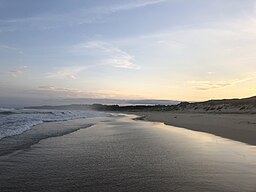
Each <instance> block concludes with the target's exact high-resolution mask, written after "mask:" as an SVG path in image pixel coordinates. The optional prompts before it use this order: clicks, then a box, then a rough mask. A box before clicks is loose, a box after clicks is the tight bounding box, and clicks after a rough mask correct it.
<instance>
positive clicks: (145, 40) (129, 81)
mask: <svg viewBox="0 0 256 192" xmlns="http://www.w3.org/2000/svg"><path fill="white" fill-rule="evenodd" d="M255 53H256V1H255V0H214V1H212V0H209V1H208V0H126V1H121V0H93V1H91V0H43V1H41V0H22V1H21V0H0V58H1V59H0V90H1V91H0V104H1V103H4V102H8V101H13V100H16V101H18V100H19V101H20V102H23V101H24V100H28V101H29V100H32V99H34V100H35V99H38V100H40V99H70V98H101V99H102V98H111V99H169V100H180V101H203V100H208V99H221V98H243V97H250V96H253V95H256V54H255Z"/></svg>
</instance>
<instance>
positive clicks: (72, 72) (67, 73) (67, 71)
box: [46, 66, 87, 80]
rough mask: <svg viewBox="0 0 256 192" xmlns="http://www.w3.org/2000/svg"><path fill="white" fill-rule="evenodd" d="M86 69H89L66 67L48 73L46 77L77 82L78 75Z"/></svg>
mask: <svg viewBox="0 0 256 192" xmlns="http://www.w3.org/2000/svg"><path fill="white" fill-rule="evenodd" d="M86 69H87V67H85V66H73V67H65V68H62V69H60V70H57V71H54V72H50V73H47V75H46V77H47V78H54V79H62V78H68V79H72V80H75V79H77V75H78V73H80V72H82V71H83V70H86Z"/></svg>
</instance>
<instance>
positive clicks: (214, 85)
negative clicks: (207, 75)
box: [187, 73, 256, 91]
mask: <svg viewBox="0 0 256 192" xmlns="http://www.w3.org/2000/svg"><path fill="white" fill-rule="evenodd" d="M254 79H256V73H254V74H252V76H250V77H246V78H243V79H235V80H230V81H226V82H225V81H223V82H211V81H188V82H187V83H188V84H190V85H192V87H193V88H195V89H197V90H202V91H207V90H212V89H222V88H226V87H228V86H235V85H237V84H239V83H243V82H247V81H251V80H254Z"/></svg>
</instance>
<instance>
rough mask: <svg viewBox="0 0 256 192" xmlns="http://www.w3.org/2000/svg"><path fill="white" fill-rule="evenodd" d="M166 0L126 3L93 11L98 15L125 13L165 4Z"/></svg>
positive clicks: (141, 0) (139, 0) (142, 0)
mask: <svg viewBox="0 0 256 192" xmlns="http://www.w3.org/2000/svg"><path fill="white" fill-rule="evenodd" d="M165 1H167V0H137V1H133V2H128V3H127V2H126V3H124V4H118V5H110V6H104V7H98V8H96V9H95V11H97V12H99V13H113V12H118V11H125V10H131V9H136V8H140V7H145V6H148V5H154V4H159V3H162V2H165Z"/></svg>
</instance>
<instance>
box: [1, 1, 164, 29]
mask: <svg viewBox="0 0 256 192" xmlns="http://www.w3.org/2000/svg"><path fill="white" fill-rule="evenodd" d="M164 1H168V0H133V1H129V2H126V1H120V2H121V3H120V2H119V3H118V4H111V5H109V6H106V5H104V6H98V7H93V8H90V9H88V8H80V9H76V10H75V11H74V10H72V11H70V12H66V13H64V14H47V13H45V14H43V15H37V16H34V17H33V16H32V17H25V18H14V19H4V20H3V19H2V20H1V19H0V33H1V32H6V31H7V32H8V31H16V30H33V29H49V28H56V27H62V26H72V25H79V24H88V23H94V22H102V21H104V20H105V19H106V15H109V14H112V13H116V12H120V11H125V10H132V9H136V8H140V7H145V6H149V5H153V4H158V3H162V2H164Z"/></svg>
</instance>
